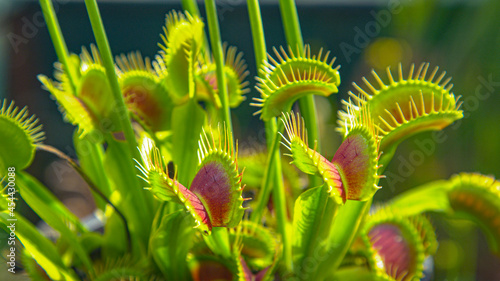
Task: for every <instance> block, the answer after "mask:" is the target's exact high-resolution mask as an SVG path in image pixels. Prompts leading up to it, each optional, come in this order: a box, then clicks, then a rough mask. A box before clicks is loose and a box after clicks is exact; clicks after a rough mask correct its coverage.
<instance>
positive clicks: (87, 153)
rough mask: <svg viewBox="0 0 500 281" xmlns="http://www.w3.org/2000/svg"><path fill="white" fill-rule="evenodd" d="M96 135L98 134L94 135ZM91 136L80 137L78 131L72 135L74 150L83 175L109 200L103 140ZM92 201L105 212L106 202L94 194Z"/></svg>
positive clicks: (109, 190) (109, 188)
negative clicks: (93, 138)
mask: <svg viewBox="0 0 500 281" xmlns="http://www.w3.org/2000/svg"><path fill="white" fill-rule="evenodd" d="M96 135H98V134H96ZM92 136H93V134H89V135H86V136H82V137H81V136H80V134H79V133H78V131H75V133H74V134H73V144H74V147H75V150H76V155H77V157H78V161H79V162H80V167H81V168H82V170H83V171H84V172H85V174H86V175H87V176H88V177H89V178H90V179H91V180H92V182H93V183H94V184H95V186H96V187H97V188H99V190H100V191H101V192H102V193H103V194H104V196H106V198H109V197H110V195H111V187H110V185H109V181H108V177H107V176H106V173H105V172H104V163H103V162H104V149H103V147H102V141H103V140H92V139H91V137H92ZM92 194H93V195H94V200H95V201H96V204H97V206H98V208H99V209H101V210H105V207H106V202H104V200H103V199H102V198H101V197H100V196H98V195H97V194H95V193H94V192H93V191H92Z"/></svg>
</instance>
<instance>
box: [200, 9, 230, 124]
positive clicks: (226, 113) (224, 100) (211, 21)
mask: <svg viewBox="0 0 500 281" xmlns="http://www.w3.org/2000/svg"><path fill="white" fill-rule="evenodd" d="M205 9H206V13H207V22H208V31H209V33H210V44H211V45H212V54H213V56H214V61H215V66H216V76H217V87H218V88H219V97H220V101H221V104H222V107H221V109H220V110H221V112H220V113H221V115H222V120H224V122H225V123H226V126H227V128H228V130H229V131H230V132H232V131H233V125H232V122H231V112H230V110H229V99H228V96H227V86H226V75H225V74H224V56H223V52H222V44H221V39H220V30H219V21H218V20H217V8H216V6H215V0H205Z"/></svg>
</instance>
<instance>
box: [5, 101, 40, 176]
mask: <svg viewBox="0 0 500 281" xmlns="http://www.w3.org/2000/svg"><path fill="white" fill-rule="evenodd" d="M37 123H38V119H37V118H36V117H35V116H34V115H32V116H29V112H28V109H27V108H26V107H24V108H23V109H21V110H19V108H18V107H16V106H15V105H14V102H13V101H11V102H10V103H8V102H7V101H6V100H3V101H2V102H1V103H0V128H2V129H1V130H0V144H1V145H0V171H1V172H0V177H1V176H2V175H4V173H7V168H8V167H14V168H16V169H18V170H22V169H24V168H26V167H28V166H29V165H30V164H31V162H32V161H33V158H34V157H35V149H36V145H37V144H39V143H41V141H42V140H43V139H44V137H45V135H44V132H43V131H42V126H41V125H37Z"/></svg>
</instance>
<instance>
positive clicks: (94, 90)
mask: <svg viewBox="0 0 500 281" xmlns="http://www.w3.org/2000/svg"><path fill="white" fill-rule="evenodd" d="M90 50H91V51H90V53H89V51H87V49H86V48H85V47H83V48H82V53H81V54H80V58H79V59H78V58H77V57H76V56H72V57H71V58H72V62H73V64H74V65H75V66H76V67H77V70H78V73H77V74H78V77H75V81H74V82H75V84H76V85H75V88H73V87H72V85H71V83H70V81H69V77H68V76H67V73H66V72H65V71H64V70H63V68H62V65H60V64H56V71H55V73H54V76H55V78H56V81H53V80H51V79H49V78H48V77H46V76H44V75H39V76H38V79H39V80H40V82H41V83H42V85H43V87H44V88H45V89H46V90H48V91H49V92H50V93H51V94H52V98H54V99H55V100H56V102H57V103H58V104H59V110H60V111H61V113H62V114H63V116H64V119H65V121H67V122H69V123H71V124H73V125H76V126H78V130H79V132H80V136H81V137H84V136H85V135H87V134H89V133H91V132H93V131H97V130H99V131H102V132H108V131H114V130H116V129H117V128H116V127H114V125H113V124H117V122H116V120H113V119H112V115H113V114H112V112H113V110H115V105H116V104H115V102H114V99H113V95H112V93H111V87H110V85H109V82H108V78H107V76H106V71H105V69H104V67H103V66H102V61H101V57H100V55H99V52H98V50H97V48H96V47H95V46H94V45H91V46H90ZM103 120H105V122H103ZM110 121H111V122H110Z"/></svg>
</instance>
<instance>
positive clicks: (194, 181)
mask: <svg viewBox="0 0 500 281" xmlns="http://www.w3.org/2000/svg"><path fill="white" fill-rule="evenodd" d="M40 2H41V5H42V9H43V11H44V15H45V17H46V20H47V23H48V27H49V31H50V34H51V38H52V39H53V41H54V47H55V49H56V53H57V54H58V58H59V61H60V63H56V65H55V67H56V71H55V73H54V79H51V78H48V77H46V76H43V75H40V76H39V80H40V81H41V83H42V86H43V87H44V88H45V89H47V90H48V91H49V92H50V94H51V96H52V97H53V98H54V99H55V101H56V102H57V103H58V104H59V109H60V111H61V113H62V114H63V116H64V118H65V120H66V121H67V122H69V123H71V124H73V125H75V126H76V129H75V134H74V143H75V149H76V153H77V156H78V159H71V158H70V157H68V156H67V155H65V154H64V153H62V152H61V151H59V150H57V149H55V148H53V147H51V146H49V145H47V144H42V143H41V141H42V140H43V137H44V134H43V132H42V130H41V126H39V125H37V124H38V123H37V121H36V117H34V116H30V115H29V114H28V112H27V109H26V108H23V109H21V110H19V109H18V108H17V107H15V106H14V104H13V103H9V102H7V101H3V102H2V103H1V107H0V124H1V125H2V126H1V129H0V135H1V138H0V139H1V140H0V142H1V143H2V146H1V149H0V169H2V172H0V175H3V174H5V173H6V172H5V171H7V169H8V168H10V167H12V169H14V168H15V172H16V177H17V185H18V189H19V194H20V196H21V197H22V199H23V200H24V201H25V202H26V203H27V205H28V206H30V208H31V209H33V211H35V212H36V213H37V214H38V215H39V216H40V218H41V219H43V220H44V221H45V222H46V223H47V224H48V225H49V226H50V227H52V228H53V229H54V230H55V231H57V232H58V233H59V234H60V236H59V237H58V238H57V241H56V242H55V243H54V242H53V241H50V240H49V239H48V238H46V237H44V236H43V235H42V234H40V233H38V230H37V229H36V228H35V226H34V225H33V224H32V223H30V222H29V221H28V220H26V219H25V218H24V217H23V216H22V215H21V214H19V213H17V212H16V213H15V214H14V213H13V211H12V206H11V204H10V201H9V199H8V198H9V197H8V194H12V192H13V191H12V190H11V189H9V184H8V183H7V182H6V181H5V180H3V181H2V186H3V187H5V188H4V190H3V191H4V193H5V196H4V197H2V200H0V221H1V222H2V223H1V224H0V226H1V227H2V228H3V229H4V230H6V231H9V230H8V227H7V226H8V223H9V218H10V217H12V216H13V215H15V216H16V218H17V219H18V221H17V225H16V233H15V234H16V236H17V239H18V240H19V241H20V242H21V243H22V245H21V244H16V245H18V246H19V247H18V248H19V249H22V251H23V254H22V260H23V265H24V268H25V270H26V272H27V273H28V274H29V276H31V277H32V278H33V279H34V280H195V281H197V280H242V281H252V280H360V279H363V280H391V281H392V280H417V279H420V278H422V277H423V276H424V263H423V261H424V259H425V258H427V257H429V256H432V255H434V254H435V253H436V248H437V244H438V243H437V241H436V234H435V230H434V227H433V225H432V222H431V221H430V219H429V217H427V216H425V215H423V213H424V212H437V213H442V214H444V215H445V216H446V217H447V218H465V219H469V220H471V221H474V222H476V223H477V224H478V225H479V226H480V227H481V229H482V230H483V231H484V233H485V234H486V237H487V239H488V242H489V244H490V246H491V249H492V252H494V253H495V254H497V255H498V253H499V252H500V250H499V249H500V246H499V245H500V231H499V229H500V220H499V219H498V217H500V207H499V206H500V187H499V186H500V185H499V182H498V181H497V180H495V179H494V178H492V177H487V176H483V175H481V174H459V175H457V176H454V177H452V178H451V179H450V180H440V181H435V182H431V183H428V184H425V185H423V186H420V187H415V188H413V189H411V190H409V191H406V192H404V193H402V194H400V195H399V196H397V197H395V198H394V199H392V200H390V201H388V202H383V203H377V204H376V205H375V207H374V208H371V204H372V201H373V196H374V194H375V193H376V192H377V190H378V189H380V186H379V185H381V184H380V183H379V180H380V178H382V177H383V171H384V169H385V167H386V165H387V164H388V163H389V162H390V160H391V158H392V157H393V155H394V154H395V153H396V148H397V146H398V145H399V144H400V143H401V142H402V141H404V140H405V139H407V138H409V137H411V136H413V135H415V134H417V133H420V132H425V131H432V130H441V129H443V128H445V127H447V126H448V125H450V124H452V123H453V122H454V121H456V120H458V119H460V118H462V116H463V114H462V111H461V110H460V104H461V103H460V101H459V99H458V98H456V97H455V95H454V94H453V93H452V92H451V84H449V82H450V79H449V78H448V79H445V73H444V72H442V73H441V74H439V73H438V68H437V67H436V68H434V69H433V70H432V71H429V64H427V63H424V64H422V65H421V66H420V67H419V68H418V69H417V70H416V71H415V67H414V66H411V68H410V70H409V73H408V75H404V74H403V71H402V69H403V67H402V66H401V65H400V66H399V70H398V72H397V75H396V76H395V77H393V74H392V72H391V71H390V70H389V69H387V80H388V82H384V81H383V80H382V79H381V78H380V77H379V76H378V75H377V74H376V73H375V72H372V73H373V77H374V79H375V81H376V84H372V83H370V82H368V80H367V79H363V80H364V83H365V86H364V87H363V88H362V87H360V86H358V85H357V84H354V88H355V89H356V91H357V93H353V92H349V96H350V98H349V99H348V100H347V101H342V104H343V105H344V108H343V109H342V110H340V111H339V112H338V117H339V118H338V125H339V126H338V128H337V131H339V132H340V133H341V134H342V138H343V140H342V143H341V144H340V146H339V148H338V149H337V151H336V152H335V154H334V156H333V157H332V159H331V161H330V160H329V159H327V158H326V157H324V156H323V155H324V154H322V153H323V152H322V151H321V147H320V145H319V139H320V138H319V135H318V130H317V124H316V123H317V122H316V111H315V106H314V102H313V95H320V96H324V97H329V96H330V95H331V94H333V93H337V92H338V87H339V85H340V82H341V79H340V73H339V67H338V66H334V62H335V58H333V59H329V54H330V53H329V52H325V53H324V54H323V51H322V49H321V50H320V51H319V52H318V53H317V54H314V53H312V52H311V50H310V47H309V45H307V44H306V45H304V44H303V41H302V35H301V32H300V25H299V21H298V17H297V11H296V7H295V3H294V1H292V0H283V1H280V8H281V12H282V16H283V24H284V27H285V33H286V35H287V41H288V45H289V46H286V47H280V48H279V51H278V49H276V48H273V50H274V55H273V56H271V55H267V57H266V47H265V39H264V36H263V27H262V21H261V19H260V9H259V6H258V2H257V1H256V0H248V6H249V17H250V22H251V27H252V35H253V40H254V46H255V54H256V64H257V69H259V71H258V73H257V75H258V76H257V78H256V80H257V87H256V88H257V92H258V93H259V94H260V97H259V98H254V101H255V103H252V105H253V106H257V107H259V109H258V111H257V112H256V114H260V118H261V119H262V120H263V121H264V122H265V125H266V129H267V130H266V131H267V134H266V135H267V137H268V140H267V149H268V151H267V152H266V153H267V161H262V158H266V156H265V155H264V154H262V156H260V155H245V156H244V157H242V158H240V161H238V142H235V140H234V138H233V129H232V125H231V124H232V120H231V116H230V110H231V108H237V107H238V106H241V105H244V104H246V103H245V99H246V98H245V94H247V93H248V92H249V89H248V88H247V87H248V82H247V81H245V78H246V77H247V76H248V71H247V70H246V65H245V60H244V59H243V56H242V54H241V53H238V52H237V51H236V48H235V47H229V46H228V45H225V44H224V45H223V44H222V43H221V39H220V32H219V26H218V24H219V23H218V21H217V9H216V6H215V1H213V0H207V1H206V3H205V4H206V5H205V7H206V11H207V22H208V27H209V34H208V35H209V38H210V44H211V48H210V49H211V50H212V52H210V51H209V47H208V42H207V40H205V38H206V35H205V34H204V29H203V27H204V22H203V19H202V18H201V17H200V16H199V12H198V9H197V6H196V3H195V2H194V1H189V0H185V1H183V5H184V6H185V7H186V9H188V10H190V13H188V12H179V11H172V12H170V13H168V14H167V16H166V20H165V27H164V30H163V34H162V35H161V36H160V37H161V42H160V44H159V48H160V50H159V53H158V56H156V58H155V59H154V60H152V61H151V60H150V59H149V58H143V57H142V55H141V54H140V52H138V51H136V52H131V53H128V54H127V55H125V54H122V55H118V56H117V57H116V59H115V60H114V61H113V60H112V53H111V49H110V47H109V44H108V42H107V38H106V34H105V32H104V27H103V25H102V21H101V18H100V15H99V10H98V8H97V4H96V2H95V1H92V0H86V5H87V8H88V13H89V18H90V21H91V24H92V27H93V31H94V34H95V36H96V42H97V47H96V46H94V45H90V46H91V47H90V51H87V50H86V49H85V48H83V49H82V52H81V54H80V55H79V56H77V55H74V54H70V53H69V52H68V51H67V48H66V45H65V42H64V39H63V37H62V34H61V31H60V29H59V26H58V23H57V19H56V17H55V13H54V11H53V8H52V6H51V2H50V1H48V0H41V1H40ZM405 76H406V78H405ZM296 101H299V104H300V112H301V113H300V114H299V113H294V112H291V109H292V106H293V105H294V103H295V102H296ZM200 104H201V105H203V106H200ZM301 115H302V116H303V117H301ZM277 117H281V120H280V122H279V123H277V122H276V118H277ZM216 124H222V125H218V126H215V125H216ZM215 127H216V129H213V128H215ZM280 141H281V142H282V144H283V145H284V147H285V148H286V149H287V150H288V151H287V152H286V153H284V154H285V155H287V157H291V159H292V162H291V163H292V165H293V166H288V165H287V166H282V163H281V153H280V148H279V142H280ZM14 142H15V143H16V145H14ZM309 142H311V144H312V145H310V144H309ZM82 147H87V148H88V149H86V150H84V149H83V148H82ZM14 148H15V149H14ZM36 151H46V152H51V153H53V154H55V155H57V156H58V157H60V158H62V159H64V160H66V161H67V162H68V163H69V164H70V165H71V166H72V167H73V168H74V169H75V170H76V171H77V172H78V173H79V174H80V176H81V177H82V178H83V179H84V180H85V181H86V182H87V183H88V185H89V187H90V189H91V190H92V191H93V195H94V197H95V200H96V201H97V203H98V204H97V208H98V209H99V210H100V212H102V213H103V214H104V219H103V224H104V231H103V232H97V231H93V230H91V229H87V226H85V225H84V224H83V223H82V222H81V221H80V219H79V218H77V217H76V216H75V215H74V214H72V213H71V212H70V211H69V210H68V209H67V208H66V207H65V206H64V205H63V204H62V203H61V202H60V201H59V200H58V199H57V198H56V197H55V196H54V195H52V194H51V192H50V191H49V190H48V188H46V187H45V186H44V185H43V184H41V183H40V182H39V181H38V180H36V179H35V178H33V177H32V176H30V175H29V174H28V173H27V172H25V171H23V169H25V168H26V167H28V166H29V165H30V163H31V162H32V160H33V157H34V155H35V152H36ZM134 160H135V162H134ZM262 162H265V163H266V164H265V165H262V164H261V163H262ZM242 164H244V165H242ZM243 166H248V167H249V168H248V170H247V172H246V173H245V176H243V171H244V170H245V167H243ZM293 167H296V168H297V170H291V169H293ZM9 171H10V170H9ZM301 174H307V175H310V177H309V181H308V182H306V181H303V180H302V178H301V177H300V175H301ZM138 177H140V178H141V179H139V178H138ZM245 183H247V184H248V185H249V186H251V187H252V192H253V193H254V196H253V197H254V198H252V199H253V200H252V201H250V202H248V203H249V207H248V206H247V205H246V204H247V203H245V201H247V200H250V198H247V197H248V195H247V192H248V190H247V189H244V186H245ZM382 185H383V184H382ZM271 194H272V203H271V204H270V200H269V199H270V197H271ZM370 209H371V210H370ZM245 210H247V211H245Z"/></svg>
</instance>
